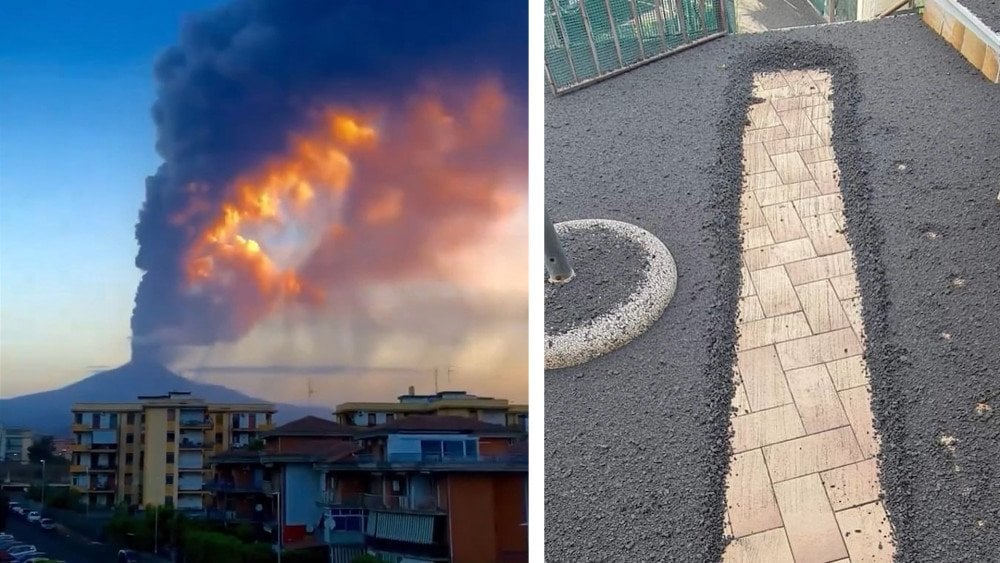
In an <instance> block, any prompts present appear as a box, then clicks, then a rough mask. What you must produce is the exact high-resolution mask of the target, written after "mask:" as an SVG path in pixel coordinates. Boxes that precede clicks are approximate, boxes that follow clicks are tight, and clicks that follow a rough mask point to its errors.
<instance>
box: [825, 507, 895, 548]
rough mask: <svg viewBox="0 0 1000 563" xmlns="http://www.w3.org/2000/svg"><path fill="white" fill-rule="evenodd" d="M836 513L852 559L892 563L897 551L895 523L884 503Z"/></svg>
mask: <svg viewBox="0 0 1000 563" xmlns="http://www.w3.org/2000/svg"><path fill="white" fill-rule="evenodd" d="M836 514H837V523H838V524H839V525H840V529H841V531H842V535H843V536H844V543H846V544H847V552H848V553H850V555H851V561H859V562H860V561H864V562H865V563H868V562H869V561H873V562H875V563H892V558H893V555H894V553H895V545H894V543H893V541H892V525H891V524H890V522H889V517H888V516H887V515H886V513H885V507H884V506H883V505H882V503H881V502H873V503H870V504H866V505H863V506H858V507H856V508H848V509H847V510H842V511H840V512H837V513H836ZM858 530H861V531H860V532H858ZM848 534H850V535H848Z"/></svg>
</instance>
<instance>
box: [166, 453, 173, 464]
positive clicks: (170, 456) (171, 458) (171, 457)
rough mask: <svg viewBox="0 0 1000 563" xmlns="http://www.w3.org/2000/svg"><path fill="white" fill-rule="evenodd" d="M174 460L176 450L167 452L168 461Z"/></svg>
mask: <svg viewBox="0 0 1000 563" xmlns="http://www.w3.org/2000/svg"><path fill="white" fill-rule="evenodd" d="M173 462H174V452H167V463H173Z"/></svg>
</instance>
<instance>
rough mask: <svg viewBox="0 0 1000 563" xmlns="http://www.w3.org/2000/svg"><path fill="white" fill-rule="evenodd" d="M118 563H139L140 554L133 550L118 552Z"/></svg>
mask: <svg viewBox="0 0 1000 563" xmlns="http://www.w3.org/2000/svg"><path fill="white" fill-rule="evenodd" d="M118 563H139V553H138V552H136V551H132V550H131V549H123V550H121V551H119V552H118Z"/></svg>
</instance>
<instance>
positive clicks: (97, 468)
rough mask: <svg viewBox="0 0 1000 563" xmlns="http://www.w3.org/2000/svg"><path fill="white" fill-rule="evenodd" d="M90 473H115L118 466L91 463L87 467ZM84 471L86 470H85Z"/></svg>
mask: <svg viewBox="0 0 1000 563" xmlns="http://www.w3.org/2000/svg"><path fill="white" fill-rule="evenodd" d="M86 467H89V469H90V472H91V473H104V472H108V471H117V470H118V466H117V465H114V464H110V463H92V464H90V465H89V466H86ZM85 470H86V469H85Z"/></svg>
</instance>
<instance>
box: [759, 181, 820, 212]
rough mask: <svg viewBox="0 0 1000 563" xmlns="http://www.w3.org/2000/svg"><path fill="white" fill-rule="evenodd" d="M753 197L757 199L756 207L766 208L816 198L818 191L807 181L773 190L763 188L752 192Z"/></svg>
mask: <svg viewBox="0 0 1000 563" xmlns="http://www.w3.org/2000/svg"><path fill="white" fill-rule="evenodd" d="M753 195H754V197H756V198H757V204H758V205H760V206H761V207H767V206H769V205H776V204H779V203H786V202H790V201H794V200H796V199H803V198H807V197H814V196H818V195H820V193H819V189H817V188H816V183H815V182H813V181H812V180H809V181H808V182H799V183H797V184H789V185H787V186H786V185H784V184H782V185H778V186H774V187H773V188H763V189H760V190H756V191H754V193H753Z"/></svg>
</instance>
